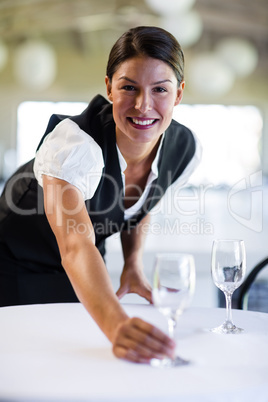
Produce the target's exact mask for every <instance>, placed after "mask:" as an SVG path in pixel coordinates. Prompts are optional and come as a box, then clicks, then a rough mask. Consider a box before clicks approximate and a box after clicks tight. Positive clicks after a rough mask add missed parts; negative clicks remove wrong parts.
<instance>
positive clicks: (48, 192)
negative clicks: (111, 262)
mask: <svg viewBox="0 0 268 402" xmlns="http://www.w3.org/2000/svg"><path fill="white" fill-rule="evenodd" d="M43 189H44V203H45V211H46V215H47V218H48V221H49V223H50V226H51V228H52V230H53V232H54V234H55V236H56V240H57V243H58V246H59V251H60V255H61V260H62V265H63V267H64V269H65V271H66V273H67V275H68V277H69V279H70V281H71V283H72V286H73V288H74V290H75V292H76V294H77V297H78V299H79V300H80V301H81V302H82V304H83V305H84V306H85V308H86V309H87V311H88V312H89V314H90V315H91V316H92V318H93V319H94V320H95V322H96V323H97V324H98V326H99V327H100V329H101V330H102V331H103V332H104V334H105V335H106V336H107V338H108V339H109V340H110V341H111V342H112V344H113V352H114V354H115V355H116V356H117V357H119V358H124V359H128V360H130V361H135V362H148V361H149V360H150V359H151V358H152V357H157V356H159V355H163V354H167V355H172V354H173V351H174V347H175V345H174V342H173V341H172V340H171V339H170V338H168V337H167V336H166V335H165V334H164V333H163V332H162V331H160V330H159V329H157V328H156V327H154V326H152V325H151V324H149V323H147V322H145V321H143V320H141V319H139V318H129V317H128V315H127V314H126V313H125V311H124V309H123V308H122V306H121V305H120V303H119V301H118V298H117V297H116V295H115V294H114V291H113V287H112V284H111V280H110V278H109V275H108V273H107V270H106V267H105V264H104V261H103V259H102V257H101V255H100V253H99V251H98V249H97V248H96V246H95V235H94V230H93V226H92V223H91V220H90V218H89V215H88V212H87V210H86V207H85V203H84V200H83V197H82V194H81V193H80V191H79V190H78V189H77V188H76V187H74V186H72V185H70V184H68V183H67V182H65V181H63V180H60V179H56V178H52V177H48V176H45V175H43Z"/></svg>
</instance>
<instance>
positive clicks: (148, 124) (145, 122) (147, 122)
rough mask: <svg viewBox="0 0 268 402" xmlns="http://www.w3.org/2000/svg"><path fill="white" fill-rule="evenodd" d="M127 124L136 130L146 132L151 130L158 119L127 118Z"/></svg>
mask: <svg viewBox="0 0 268 402" xmlns="http://www.w3.org/2000/svg"><path fill="white" fill-rule="evenodd" d="M127 119H128V120H129V122H130V123H131V124H132V125H133V127H135V128H136V129H138V130H147V129H149V128H152V127H153V126H154V125H155V124H156V123H157V121H158V119H150V118H148V117H127Z"/></svg>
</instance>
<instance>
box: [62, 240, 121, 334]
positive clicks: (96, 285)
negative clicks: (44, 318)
mask: <svg viewBox="0 0 268 402" xmlns="http://www.w3.org/2000/svg"><path fill="white" fill-rule="evenodd" d="M62 265H63V267H64V269H65V270H66V273H67V275H68V277H69V279H70V281H71V283H72V286H73V288H74V290H75V292H76V295H77V297H78V299H79V300H80V301H81V303H82V304H83V305H84V307H85V308H86V310H87V311H88V313H89V314H90V315H91V316H92V318H93V319H94V320H95V322H96V323H97V325H98V326H99V327H100V329H101V330H102V331H103V332H104V334H105V335H106V336H107V338H108V339H109V340H110V341H111V342H113V341H114V336H115V333H114V331H115V328H116V327H117V326H118V325H119V324H120V323H122V322H123V321H125V320H126V319H128V316H127V314H126V313H125V311H124V309H123V308H122V307H121V305H120V303H119V301H118V298H117V296H116V295H115V293H114V290H113V287H112V283H111V280H110V277H109V275H108V272H107V269H106V267H105V264H104V261H103V259H102V257H101V255H100V253H99V251H98V250H97V248H96V247H95V245H94V244H92V243H91V242H90V241H89V242H88V245H87V247H85V246H84V247H80V249H79V251H78V250H77V249H76V248H74V249H73V250H72V248H69V250H68V252H67V253H66V255H65V256H63V258H62ZM77 267H79V269H77Z"/></svg>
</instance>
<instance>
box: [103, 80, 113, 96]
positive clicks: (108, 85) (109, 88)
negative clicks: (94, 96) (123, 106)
mask: <svg viewBox="0 0 268 402" xmlns="http://www.w3.org/2000/svg"><path fill="white" fill-rule="evenodd" d="M105 84H106V91H107V96H108V99H109V100H110V101H111V102H112V101H113V96H112V83H111V81H110V80H109V78H108V76H107V75H106V77H105Z"/></svg>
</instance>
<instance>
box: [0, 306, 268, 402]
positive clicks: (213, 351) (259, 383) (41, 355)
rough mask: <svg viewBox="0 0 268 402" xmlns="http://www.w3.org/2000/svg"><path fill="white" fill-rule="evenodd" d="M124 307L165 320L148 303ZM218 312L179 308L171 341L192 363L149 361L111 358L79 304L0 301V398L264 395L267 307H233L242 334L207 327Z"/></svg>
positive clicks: (211, 399) (267, 392)
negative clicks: (11, 304) (176, 364)
mask: <svg viewBox="0 0 268 402" xmlns="http://www.w3.org/2000/svg"><path fill="white" fill-rule="evenodd" d="M124 308H125V309H126V311H127V312H128V313H129V314H130V315H131V316H139V317H142V318H144V319H146V320H148V321H150V322H152V323H154V324H157V325H158V326H159V327H160V328H162V329H166V327H167V325H166V321H165V319H164V318H163V317H162V316H161V314H160V313H159V312H158V311H157V310H156V309H155V308H154V307H153V306H149V305H124ZM224 318H225V311H224V309H205V308H203V309H201V308H200V309H199V308H192V309H189V310H188V311H186V312H185V313H184V314H183V316H182V317H181V318H180V320H179V323H178V329H177V331H176V338H177V349H178V353H179V354H180V355H181V356H182V357H185V358H187V359H190V360H191V361H192V363H191V364H190V365H189V366H184V367H177V368H171V369H157V368H153V367H150V366H147V365H139V364H134V363H129V362H125V361H122V360H118V359H116V358H115V357H114V356H113V354H112V351H111V345H110V343H109V341H107V339H106V338H105V336H104V335H103V334H102V333H101V331H100V330H99V328H98V327H97V326H96V324H95V323H94V321H93V320H92V319H91V317H90V316H89V315H88V314H87V312H86V311H85V310H84V308H83V306H82V305H80V304H48V305H33V306H20V307H4V308H1V309H0V328H1V330H0V400H1V401H9V400H10V401H34V402H37V401H62V402H63V401H64V402H70V401H72V402H78V401H83V402H84V401H101V402H106V401H113V402H127V401H130V402H134V401H138V402H144V401H146V402H153V401H154V402H160V401H161V402H162V401H163V402H175V401H176V402H178V401H182V402H188V401H196V402H203V401H204V402H219V401H220V402H221V401H224V402H225V401H227V400H228V401H229V402H230V401H231V402H240V401H241V402H247V401H250V402H252V401H253V402H267V401H268V314H264V313H255V312H244V311H238V310H234V311H233V318H234V321H235V324H237V325H239V326H241V327H243V328H244V329H245V332H244V333H243V334H239V335H218V334H214V333H211V332H209V331H207V329H208V328H211V327H214V326H217V325H218V324H221V323H222V322H223V320H224Z"/></svg>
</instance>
